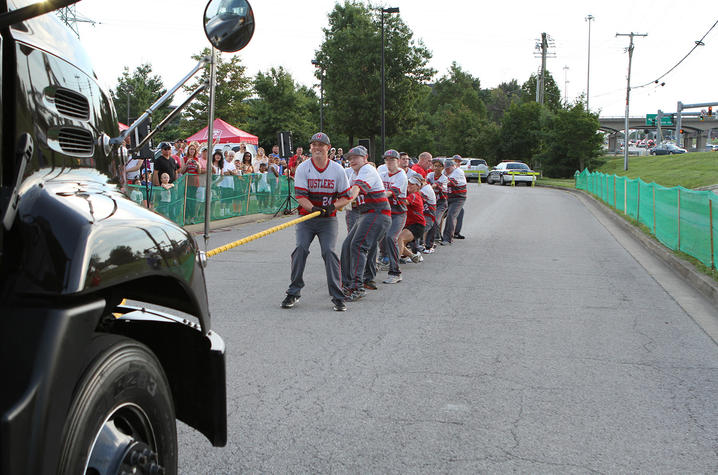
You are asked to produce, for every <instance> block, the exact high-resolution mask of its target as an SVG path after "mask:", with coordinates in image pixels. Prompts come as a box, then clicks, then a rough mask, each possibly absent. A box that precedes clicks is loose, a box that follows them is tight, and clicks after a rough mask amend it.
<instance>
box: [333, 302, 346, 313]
mask: <svg viewBox="0 0 718 475" xmlns="http://www.w3.org/2000/svg"><path fill="white" fill-rule="evenodd" d="M333 303H334V311H335V312H346V311H347V305H346V304H345V303H344V302H343V301H341V300H334V301H333Z"/></svg>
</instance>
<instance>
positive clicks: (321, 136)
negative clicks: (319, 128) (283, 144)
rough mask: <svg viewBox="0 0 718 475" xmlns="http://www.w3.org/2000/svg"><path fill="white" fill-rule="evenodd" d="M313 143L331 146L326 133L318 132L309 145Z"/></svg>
mask: <svg viewBox="0 0 718 475" xmlns="http://www.w3.org/2000/svg"><path fill="white" fill-rule="evenodd" d="M312 142H319V143H323V144H325V145H331V142H330V141H329V136H328V135H327V134H325V133H324V132H317V133H316V134H314V135H312V138H311V139H310V140H309V143H312Z"/></svg>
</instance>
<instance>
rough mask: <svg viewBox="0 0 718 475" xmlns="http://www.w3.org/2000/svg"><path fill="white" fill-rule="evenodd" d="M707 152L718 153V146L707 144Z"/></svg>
mask: <svg viewBox="0 0 718 475" xmlns="http://www.w3.org/2000/svg"><path fill="white" fill-rule="evenodd" d="M706 152H718V145H713V144H706Z"/></svg>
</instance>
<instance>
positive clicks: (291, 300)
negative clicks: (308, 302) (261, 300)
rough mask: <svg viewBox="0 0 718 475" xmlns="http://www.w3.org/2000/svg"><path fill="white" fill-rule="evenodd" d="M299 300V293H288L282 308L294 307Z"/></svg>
mask: <svg viewBox="0 0 718 475" xmlns="http://www.w3.org/2000/svg"><path fill="white" fill-rule="evenodd" d="M297 300H299V295H292V294H287V296H286V297H284V300H282V308H292V307H294V304H295V303H297Z"/></svg>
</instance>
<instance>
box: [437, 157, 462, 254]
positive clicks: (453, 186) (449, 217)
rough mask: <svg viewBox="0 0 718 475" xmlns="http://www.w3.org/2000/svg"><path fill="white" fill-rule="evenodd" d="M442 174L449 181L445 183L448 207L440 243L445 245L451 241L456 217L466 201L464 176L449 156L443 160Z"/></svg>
mask: <svg viewBox="0 0 718 475" xmlns="http://www.w3.org/2000/svg"><path fill="white" fill-rule="evenodd" d="M444 175H446V178H447V180H448V181H449V182H448V184H447V195H448V200H447V201H448V204H449V209H448V210H447V212H446V225H445V226H444V235H443V236H442V241H441V245H442V246H447V245H451V243H452V241H453V238H454V229H455V227H456V218H457V217H458V216H459V213H460V212H461V209H462V208H463V207H464V203H465V202H466V176H464V172H463V170H461V168H458V167H457V166H456V164H455V163H454V160H452V159H451V158H447V159H446V160H444Z"/></svg>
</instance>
